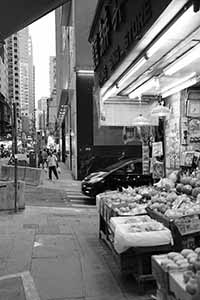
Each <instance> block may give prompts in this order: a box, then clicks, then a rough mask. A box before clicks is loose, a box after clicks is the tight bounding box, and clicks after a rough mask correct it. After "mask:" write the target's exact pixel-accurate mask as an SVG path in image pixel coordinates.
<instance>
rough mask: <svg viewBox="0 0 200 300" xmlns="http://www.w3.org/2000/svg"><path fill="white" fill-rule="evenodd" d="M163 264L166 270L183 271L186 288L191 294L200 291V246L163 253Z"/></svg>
mask: <svg viewBox="0 0 200 300" xmlns="http://www.w3.org/2000/svg"><path fill="white" fill-rule="evenodd" d="M161 266H162V267H163V268H164V270H165V271H179V272H183V280H184V283H185V290H186V291H187V292H188V293H189V294H190V295H196V294H198V293H199V292H200V248H196V249H195V250H192V249H183V250H182V251H181V252H180V253H178V252H170V253H168V254H166V255H162V261H161Z"/></svg>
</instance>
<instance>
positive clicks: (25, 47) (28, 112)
mask: <svg viewBox="0 0 200 300" xmlns="http://www.w3.org/2000/svg"><path fill="white" fill-rule="evenodd" d="M18 35H19V54H20V100H21V101H20V102H21V112H22V116H27V117H29V118H31V117H32V114H33V111H34V109H35V80H34V66H33V50H32V40H31V37H30V35H29V30H28V27H26V28H24V29H23V30H21V31H19V33H18Z"/></svg>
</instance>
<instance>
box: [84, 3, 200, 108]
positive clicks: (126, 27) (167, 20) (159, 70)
mask: <svg viewBox="0 0 200 300" xmlns="http://www.w3.org/2000/svg"><path fill="white" fill-rule="evenodd" d="M120 3H122V4H123V3H124V6H122V5H121V6H120V5H118V6H116V5H115V4H114V5H110V6H109V7H107V8H105V5H106V3H105V2H104V1H103V0H102V1H100V0H99V2H98V6H97V10H96V14H95V17H94V20H93V23H92V26H91V31H90V35H89V41H90V42H91V44H92V50H93V57H94V63H96V66H97V67H96V69H95V79H96V81H97V82H98V83H99V86H100V91H99V98H100V100H101V102H102V103H104V104H105V103H106V102H109V104H110V102H111V101H112V102H113V103H115V105H117V106H119V105H122V104H124V105H125V102H126V103H128V100H132V101H135V102H138V99H142V100H143V97H145V99H148V98H149V100H151V98H152V97H155V100H157V99H158V100H159V99H160V97H162V98H166V97H168V96H170V95H172V94H175V93H176V92H179V91H180V90H183V89H185V88H188V87H191V86H194V85H195V86H196V87H197V86H198V85H199V81H200V76H199V74H200V55H199V53H200V42H199V41H200V1H199V0H196V1H195V0H193V1H188V0H179V1H177V0H171V1H168V0H162V1H160V4H161V3H162V4H163V3H164V4H165V5H164V4H163V5H164V6H163V9H161V6H159V5H158V3H159V1H157V0H152V1H146V2H145V1H141V2H136V1H131V0H127V1H125V2H123V1H121V2H120ZM138 3H140V5H139V4H138ZM150 3H151V5H150ZM145 5H149V9H151V13H150V11H149V10H148V9H147V7H146V6H145ZM133 6H135V9H133ZM106 9H107V14H106ZM123 10H124V11H125V12H126V13H125V14H123ZM114 13H116V16H117V17H116V16H115V15H114ZM120 13H121V14H120ZM110 16H115V17H113V18H112V19H111V21H112V22H114V23H113V24H114V25H115V27H113V26H112V27H111V28H110V27H109V24H110V20H109V18H110ZM120 16H121V17H122V16H124V19H122V18H121V19H120V18H119V17H120ZM145 16H146V23H145V22H144V20H143V19H144V17H145ZM102 19H103V20H104V23H105V24H104V27H105V28H106V26H107V31H105V30H104V31H103V29H104V28H103V29H102V27H100V25H99V24H101V22H102ZM138 20H140V22H139V21H138ZM106 22H107V23H106ZM116 22H117V23H116ZM142 22H143V23H142ZM116 26H118V27H119V28H118V27H116ZM108 28H109V31H108ZM107 32H108V33H109V35H108V36H107V35H106V34H107ZM103 34H104V36H103ZM99 35H100V36H101V39H100V38H99ZM102 36H103V37H102ZM106 38H107V39H106ZM109 39H110V40H112V43H109V41H110V40H109ZM102 45H103V46H104V48H105V49H104V48H103V50H102ZM116 49H117V50H116ZM104 109H105V105H104Z"/></svg>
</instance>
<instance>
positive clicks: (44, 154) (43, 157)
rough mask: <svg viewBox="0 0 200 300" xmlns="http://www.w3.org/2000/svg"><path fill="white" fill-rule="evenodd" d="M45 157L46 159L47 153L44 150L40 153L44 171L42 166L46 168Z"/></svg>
mask: <svg viewBox="0 0 200 300" xmlns="http://www.w3.org/2000/svg"><path fill="white" fill-rule="evenodd" d="M47 157H48V153H47V151H46V149H45V148H44V149H43V151H42V168H43V169H44V165H46V166H47Z"/></svg>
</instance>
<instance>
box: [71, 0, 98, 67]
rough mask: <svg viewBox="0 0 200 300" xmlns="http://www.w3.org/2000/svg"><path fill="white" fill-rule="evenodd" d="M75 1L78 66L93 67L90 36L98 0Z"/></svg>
mask: <svg viewBox="0 0 200 300" xmlns="http://www.w3.org/2000/svg"><path fill="white" fill-rule="evenodd" d="M74 3H75V16H76V17H75V26H74V28H75V35H76V67H77V68H82V67H85V68H93V61H92V50H91V45H90V43H89V42H88V37H89V31H90V26H91V24H92V19H93V17H94V11H95V8H96V4H97V0H84V1H82V0H76V1H74Z"/></svg>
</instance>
